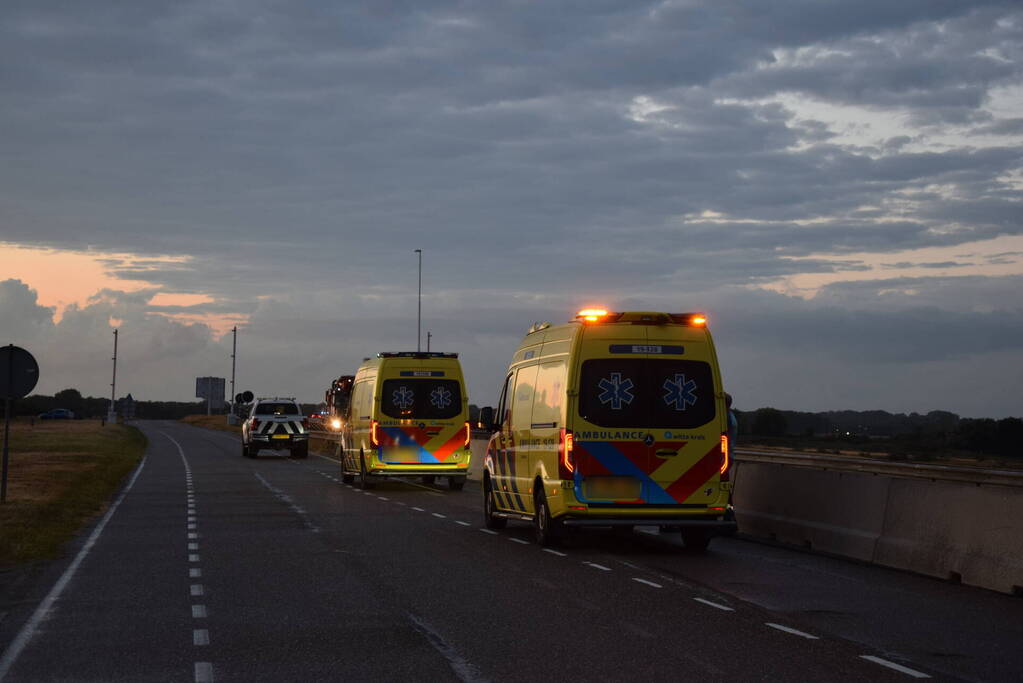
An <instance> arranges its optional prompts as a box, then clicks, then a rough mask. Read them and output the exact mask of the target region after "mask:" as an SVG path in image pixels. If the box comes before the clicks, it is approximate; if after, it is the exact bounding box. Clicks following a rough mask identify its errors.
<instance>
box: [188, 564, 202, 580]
mask: <svg viewBox="0 0 1023 683" xmlns="http://www.w3.org/2000/svg"><path fill="white" fill-rule="evenodd" d="M188 578H190V579H198V578H202V570H201V569H199V568H198V567H192V568H191V569H189V570H188Z"/></svg>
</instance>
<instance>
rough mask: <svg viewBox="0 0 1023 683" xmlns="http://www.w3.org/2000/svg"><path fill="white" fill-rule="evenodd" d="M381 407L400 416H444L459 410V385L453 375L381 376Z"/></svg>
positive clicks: (442, 418) (432, 418)
mask: <svg viewBox="0 0 1023 683" xmlns="http://www.w3.org/2000/svg"><path fill="white" fill-rule="evenodd" d="M381 392H382V393H381V395H380V409H381V410H383V412H384V415H387V416H388V417H395V418H401V419H415V420H446V419H448V418H452V417H455V416H457V415H458V414H459V413H461V412H462V388H461V387H460V386H459V384H458V382H457V381H456V380H453V379H425V378H424V379H412V378H404V377H403V378H401V379H388V380H384V384H383V387H382V389H381Z"/></svg>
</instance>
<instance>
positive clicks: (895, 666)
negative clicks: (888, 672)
mask: <svg viewBox="0 0 1023 683" xmlns="http://www.w3.org/2000/svg"><path fill="white" fill-rule="evenodd" d="M860 659H866V660H867V661H868V662H874V664H880V665H881V666H886V667H888V668H889V669H894V670H895V671H898V672H899V673H904V674H906V675H907V676H912V677H913V678H930V676H928V675H927V674H925V673H924V672H923V671H917V670H915V669H910V668H909V667H907V666H902V665H901V664H896V663H895V662H889V661H888V660H887V659H881V658H880V657H875V656H874V655H860Z"/></svg>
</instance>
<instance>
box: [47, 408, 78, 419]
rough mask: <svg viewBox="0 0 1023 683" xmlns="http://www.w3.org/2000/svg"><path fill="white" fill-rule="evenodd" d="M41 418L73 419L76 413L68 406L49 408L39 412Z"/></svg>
mask: <svg viewBox="0 0 1023 683" xmlns="http://www.w3.org/2000/svg"><path fill="white" fill-rule="evenodd" d="M39 419H40V420H73V419H75V414H74V413H73V412H71V411H70V410H68V409H67V408H54V409H53V410H47V411H46V412H45V413H39Z"/></svg>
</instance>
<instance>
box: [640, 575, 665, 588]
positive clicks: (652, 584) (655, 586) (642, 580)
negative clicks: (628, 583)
mask: <svg viewBox="0 0 1023 683" xmlns="http://www.w3.org/2000/svg"><path fill="white" fill-rule="evenodd" d="M632 580H633V581H636V582H638V583H645V584H646V585H648V586H652V587H653V588H664V586H662V585H661V584H659V583H654V582H653V581H647V580H646V579H641V578H639V577H636V576H633V577H632Z"/></svg>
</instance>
